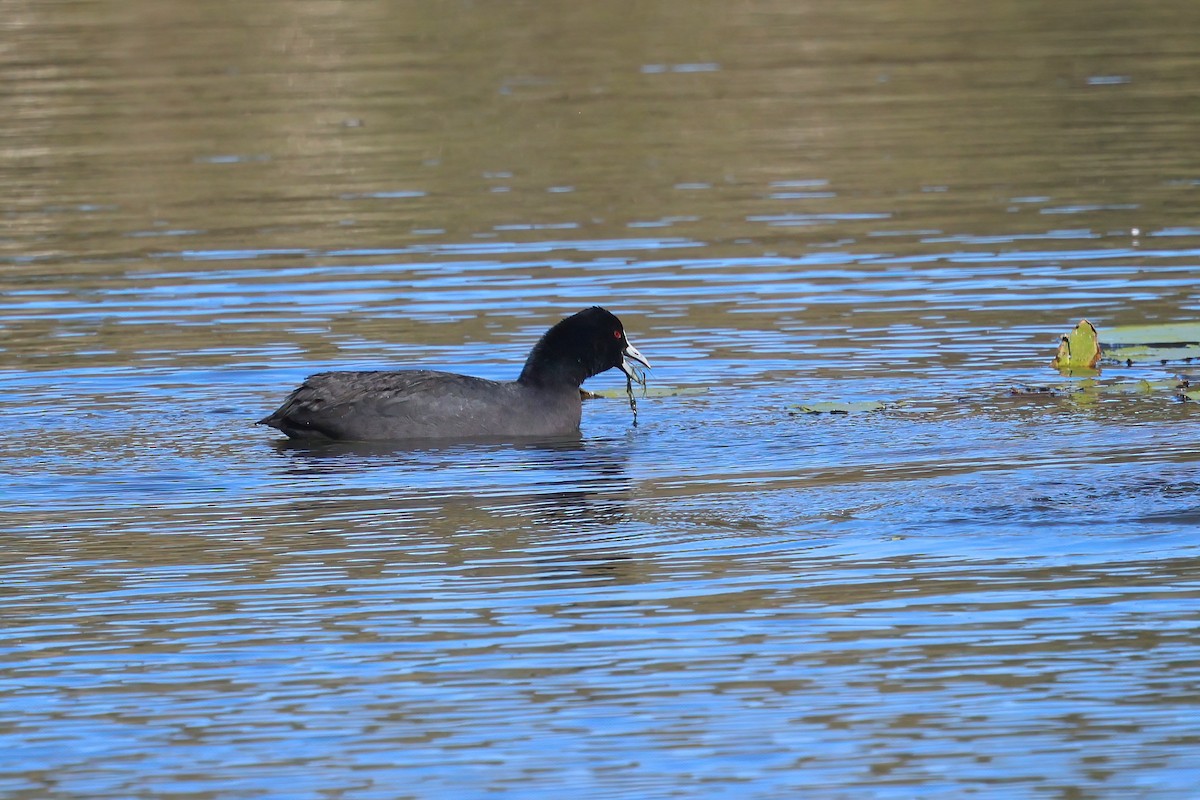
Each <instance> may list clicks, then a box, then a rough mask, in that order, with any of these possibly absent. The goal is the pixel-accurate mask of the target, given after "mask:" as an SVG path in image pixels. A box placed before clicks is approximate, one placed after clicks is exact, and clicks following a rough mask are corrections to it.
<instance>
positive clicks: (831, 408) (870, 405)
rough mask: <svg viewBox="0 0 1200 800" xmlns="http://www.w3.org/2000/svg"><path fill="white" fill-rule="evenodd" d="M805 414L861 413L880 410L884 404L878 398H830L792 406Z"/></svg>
mask: <svg viewBox="0 0 1200 800" xmlns="http://www.w3.org/2000/svg"><path fill="white" fill-rule="evenodd" d="M793 408H795V409H796V410H797V411H800V412H802V413H805V414H861V413H863V412H866V411H882V410H883V409H885V408H887V406H886V405H884V404H883V403H880V402H879V401H878V400H857V401H849V402H846V401H839V400H831V401H828V402H820V403H802V404H801V405H798V406H793Z"/></svg>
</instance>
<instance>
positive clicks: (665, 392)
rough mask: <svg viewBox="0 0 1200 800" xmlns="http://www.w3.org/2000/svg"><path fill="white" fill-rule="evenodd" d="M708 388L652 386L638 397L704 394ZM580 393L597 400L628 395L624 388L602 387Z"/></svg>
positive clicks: (641, 391) (586, 398) (638, 394)
mask: <svg viewBox="0 0 1200 800" xmlns="http://www.w3.org/2000/svg"><path fill="white" fill-rule="evenodd" d="M707 391H708V389H707V388H706V387H704V386H682V387H678V388H671V387H670V386H651V387H648V388H643V389H641V390H639V391H638V392H637V396H638V397H690V396H692V395H696V394H704V393H706V392H707ZM579 394H580V395H582V397H583V399H584V400H597V399H599V398H601V397H603V398H605V399H608V400H622V399H624V398H626V397H627V394H626V391H625V390H624V389H601V390H600V391H598V392H592V391H589V390H587V389H580V390H579Z"/></svg>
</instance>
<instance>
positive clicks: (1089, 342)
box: [1050, 319, 1101, 375]
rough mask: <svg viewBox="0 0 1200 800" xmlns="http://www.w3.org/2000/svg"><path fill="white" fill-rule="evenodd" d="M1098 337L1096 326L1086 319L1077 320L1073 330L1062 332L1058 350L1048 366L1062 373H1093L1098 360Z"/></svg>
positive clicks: (1095, 371)
mask: <svg viewBox="0 0 1200 800" xmlns="http://www.w3.org/2000/svg"><path fill="white" fill-rule="evenodd" d="M1100 353H1101V351H1100V338H1099V336H1097V334H1096V326H1095V325H1093V324H1092V323H1090V322H1088V321H1087V320H1086V319H1081V320H1079V324H1078V325H1076V326H1075V330H1073V331H1071V332H1070V333H1066V334H1063V336H1062V337H1061V338H1060V339H1059V341H1058V352H1057V353H1055V354H1054V360H1053V361H1051V362H1050V366H1052V367H1054V368H1055V369H1057V370H1058V371H1059V372H1061V373H1062V374H1064V375H1094V374H1096V373H1097V370H1096V365H1097V364H1098V363H1099V362H1100Z"/></svg>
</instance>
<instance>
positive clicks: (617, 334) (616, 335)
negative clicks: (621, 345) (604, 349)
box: [613, 331, 621, 339]
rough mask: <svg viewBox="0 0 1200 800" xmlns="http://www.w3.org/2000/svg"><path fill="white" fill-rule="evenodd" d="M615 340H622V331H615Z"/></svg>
mask: <svg viewBox="0 0 1200 800" xmlns="http://www.w3.org/2000/svg"><path fill="white" fill-rule="evenodd" d="M613 338H614V339H620V338H621V332H620V331H613Z"/></svg>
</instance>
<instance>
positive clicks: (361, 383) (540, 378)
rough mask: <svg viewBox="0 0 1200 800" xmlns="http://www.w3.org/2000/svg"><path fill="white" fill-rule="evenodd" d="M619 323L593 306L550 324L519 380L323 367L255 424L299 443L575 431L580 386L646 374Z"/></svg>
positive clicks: (643, 362) (523, 435) (505, 436)
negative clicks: (606, 375) (599, 378)
mask: <svg viewBox="0 0 1200 800" xmlns="http://www.w3.org/2000/svg"><path fill="white" fill-rule="evenodd" d="M630 359H632V360H633V361H636V362H638V363H640V364H641V365H643V366H646V367H649V366H650V364H649V362H648V361H647V360H646V359H645V357H644V356H642V354H641V353H639V352H638V350H637V348H636V347H634V346H633V345H632V344H630V343H629V339H628V338H627V337H626V336H625V328H624V326H623V325H622V324H621V320H619V319H617V317H616V316H614V315H613V314H611V313H610V312H608V311H606V310H604V309H603V308H600V307H599V306H593V307H592V308H588V309H585V310H583V311H580V312H579V313H578V314H573V315H572V316H569V317H567V318H566V319H564V320H562V321H561V322H559V323H558V324H556V325H555V326H554V327H552V328H551V329H550V330H548V331H547V332H546V333H545V335H543V336H542V338H541V339H539V340H538V342H537V344H535V345H534V346H533V350H532V351H531V352H530V354H529V358H528V359H527V360H526V361H525V368H524V369H523V370H521V374H520V376H519V377H518V378H517V379H516V380H515V381H492V380H486V379H484V378H473V377H471V376H468V375H458V374H455V373H452V372H435V371H433V370H392V371H377V372H321V373H318V374H316V375H312V376H310V377H309V378H307V379H306V380H305V381H304V383H302V384H301V385H300V386H299V387H298V388H297V389H296V390H295V391H293V392H292V393H291V394H290V395H288V397H287V399H286V400H284V401H283V405H281V406H280V407H279V408H278V409H277V410H276V411H275V413H273V414H271V415H270V416H268V417H265V418H263V419H261V420H259V421H258V424H260V425H269V426H271V427H272V428H277V429H279V430H281V431H283V432H284V433H286V434H287V435H288V436H290V437H292V438H293V439H306V440H317V441H323V440H324V441H328V440H333V441H360V442H362V441H401V440H423V439H497V438H499V439H512V438H531V437H538V438H552V437H558V436H565V435H569V434H572V433H577V432H578V431H579V420H580V416H581V412H582V403H581V398H580V392H579V387H580V385H581V384H582V383H583V382H584V381H585V380H587V379H588V378H590V377H592V376H593V375H598V374H600V373H601V372H604V371H606V370H609V369H612V368H613V367H617V368H619V369H620V370H621V371H622V372H624V373H625V374H626V375H627V376H629V378H630V379H631V380H638V381H641V380H642V376H641V374H640V372H639V369H638V368H637V367H635V366H634V365H633V364H631V363H630Z"/></svg>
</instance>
